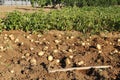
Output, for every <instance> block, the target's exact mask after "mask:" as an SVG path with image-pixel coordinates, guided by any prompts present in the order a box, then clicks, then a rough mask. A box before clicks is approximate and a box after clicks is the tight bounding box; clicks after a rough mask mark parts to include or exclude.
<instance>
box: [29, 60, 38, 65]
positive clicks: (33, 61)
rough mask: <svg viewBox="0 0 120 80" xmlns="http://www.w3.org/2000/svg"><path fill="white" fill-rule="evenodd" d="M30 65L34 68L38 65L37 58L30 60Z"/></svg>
mask: <svg viewBox="0 0 120 80" xmlns="http://www.w3.org/2000/svg"><path fill="white" fill-rule="evenodd" d="M30 64H31V65H33V66H34V65H37V61H36V59H35V58H32V59H30Z"/></svg>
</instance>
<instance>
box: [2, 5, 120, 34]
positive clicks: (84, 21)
mask: <svg viewBox="0 0 120 80" xmlns="http://www.w3.org/2000/svg"><path fill="white" fill-rule="evenodd" d="M3 23H4V29H6V30H13V29H22V30H24V31H41V30H51V29H54V30H77V31H81V32H83V33H86V32H90V33H97V32H100V31H120V8H119V7H106V8H104V7H83V8H78V7H73V8H72V7H69V8H63V9H61V10H53V11H50V12H44V11H42V10H40V11H39V12H35V13H24V14H23V13H21V12H16V11H15V12H12V13H10V14H9V15H8V16H7V17H6V18H5V19H3Z"/></svg>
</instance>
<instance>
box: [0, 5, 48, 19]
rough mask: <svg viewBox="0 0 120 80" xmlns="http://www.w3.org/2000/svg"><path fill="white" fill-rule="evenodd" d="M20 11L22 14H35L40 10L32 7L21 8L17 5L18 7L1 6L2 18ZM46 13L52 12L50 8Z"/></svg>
mask: <svg viewBox="0 0 120 80" xmlns="http://www.w3.org/2000/svg"><path fill="white" fill-rule="evenodd" d="M15 10H17V11H20V12H24V13H26V12H27V13H33V12H36V11H38V10H39V9H38V8H33V7H31V6H20V5H18V6H17V5H16V6H10V5H9V6H0V18H4V17H5V16H6V15H7V14H8V13H9V12H12V11H15ZM44 11H50V9H49V8H46V9H44Z"/></svg>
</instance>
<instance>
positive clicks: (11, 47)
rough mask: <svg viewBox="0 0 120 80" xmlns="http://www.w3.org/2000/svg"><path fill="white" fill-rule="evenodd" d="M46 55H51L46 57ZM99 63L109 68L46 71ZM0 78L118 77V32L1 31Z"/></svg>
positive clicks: (82, 79)
mask: <svg viewBox="0 0 120 80" xmlns="http://www.w3.org/2000/svg"><path fill="white" fill-rule="evenodd" d="M97 45H99V46H100V47H97ZM41 51H42V52H44V54H41V53H42V52H41ZM40 52H41V53H40ZM49 56H52V57H53V59H51V58H50V59H49V60H48V58H49ZM103 65H111V66H112V68H107V69H89V70H73V71H66V72H55V73H49V72H48V71H49V70H50V69H52V70H54V69H61V68H73V67H82V66H103ZM0 80H120V33H119V32H118V33H117V32H114V33H106V34H105V33H104V34H103V33H101V34H99V35H93V36H88V35H83V34H81V33H80V32H76V31H53V30H52V31H46V32H43V33H42V34H30V33H26V32H23V31H3V32H2V33H1V34H0Z"/></svg>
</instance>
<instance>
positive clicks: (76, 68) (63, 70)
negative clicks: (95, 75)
mask: <svg viewBox="0 0 120 80" xmlns="http://www.w3.org/2000/svg"><path fill="white" fill-rule="evenodd" d="M111 67H112V66H109V65H108V66H89V67H74V68H65V69H53V70H48V71H49V73H54V72H61V71H62V72H65V71H72V70H87V69H91V68H97V69H98V68H111Z"/></svg>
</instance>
